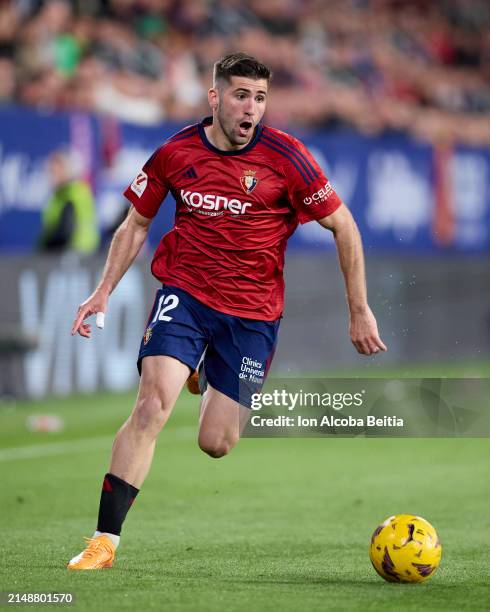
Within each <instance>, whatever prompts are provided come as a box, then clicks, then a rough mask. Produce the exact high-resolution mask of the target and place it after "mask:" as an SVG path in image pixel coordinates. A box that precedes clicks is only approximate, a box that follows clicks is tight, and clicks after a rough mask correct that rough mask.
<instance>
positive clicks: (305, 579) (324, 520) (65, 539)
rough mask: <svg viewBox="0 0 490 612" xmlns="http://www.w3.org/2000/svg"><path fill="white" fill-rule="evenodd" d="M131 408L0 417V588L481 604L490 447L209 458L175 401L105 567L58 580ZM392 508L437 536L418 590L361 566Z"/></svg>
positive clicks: (184, 601) (261, 605)
mask: <svg viewBox="0 0 490 612" xmlns="http://www.w3.org/2000/svg"><path fill="white" fill-rule="evenodd" d="M376 374H377V375H379V374H380V372H379V371H377V372H376ZM416 375H417V373H414V376H416ZM133 399H134V394H133V393H130V394H124V395H106V394H100V395H95V396H90V397H89V396H87V397H82V396H76V397H70V398H66V399H59V400H51V401H43V402H36V403H31V404H27V403H26V404H19V405H17V406H16V407H15V408H14V407H10V408H9V406H8V405H2V406H1V407H0V473H1V491H2V493H1V498H2V499H1V504H0V507H1V510H0V515H1V517H2V527H3V529H2V532H3V538H2V555H1V561H0V591H10V592H73V593H74V594H75V598H76V604H75V609H77V610H98V609H106V610H116V609H158V610H169V611H172V612H173V611H181V610H182V611H184V610H185V611H187V610H189V611H190V610H192V611H194V610H195V611H199V612H203V611H208V610H209V611H213V612H214V611H217V610H226V611H227V612H233V611H241V610H244V611H245V610H247V611H248V610H258V611H269V610H281V611H284V610H286V611H289V610H291V611H293V610H294V611H296V610H307V611H312V610H397V611H398V610H424V611H426V610H445V611H447V610H455V611H456V610H484V609H488V605H489V602H490V587H489V585H490V552H489V542H490V512H489V507H490V506H489V500H490V468H489V457H490V452H489V451H490V440H488V439H438V440H432V439H396V440H395V439H308V440H306V439H255V440H252V439H244V440H242V441H241V442H240V443H239V445H238V447H237V448H236V449H235V450H234V451H233V452H232V453H231V455H230V456H228V457H226V458H223V459H220V460H214V459H211V458H209V457H207V456H206V455H204V454H203V453H202V452H201V451H200V450H199V449H198V447H197V444H196V434H197V417H198V406H197V400H196V398H195V397H192V396H189V395H188V394H186V393H185V394H183V395H182V397H181V399H180V400H179V402H178V405H177V407H176V409H175V411H174V414H173V416H172V417H171V419H170V421H169V423H168V424H167V426H166V428H165V430H164V431H163V432H162V434H161V436H160V439H159V443H158V448H157V452H156V457H155V461H154V464H153V467H152V470H151V472H150V476H149V478H148V480H147V481H146V483H145V485H144V487H143V489H142V492H141V493H140V496H139V497H138V499H137V501H136V503H135V504H134V506H133V508H132V509H131V511H130V513H129V515H128V519H127V521H126V523H125V528H124V531H123V538H122V544H121V546H120V548H119V551H118V555H117V559H116V563H115V565H114V567H113V568H112V569H111V570H104V571H100V572H81V573H76V572H73V573H71V572H68V571H67V570H66V569H65V564H66V562H67V561H68V560H69V558H70V557H71V556H73V555H75V554H76V553H78V552H79V551H80V550H81V548H82V547H83V539H82V538H83V536H90V535H91V534H92V533H93V530H94V528H95V521H96V513H97V507H98V498H99V492H100V486H101V480H102V476H103V474H104V472H105V471H106V470H107V465H108V457H109V452H110V447H111V440H112V437H113V434H114V432H115V430H116V429H117V427H118V426H119V425H120V423H121V422H122V421H123V420H124V419H125V417H126V415H127V414H128V413H129V411H130V410H131V407H132V403H133ZM33 413H50V414H59V415H60V416H62V418H63V419H64V422H65V429H64V431H63V432H62V433H58V434H46V433H30V432H28V431H27V430H26V428H25V420H26V417H27V416H28V415H29V414H33ZM402 512H409V513H412V512H413V513H416V514H420V515H421V516H423V517H425V518H427V519H428V520H429V521H430V522H432V523H433V525H434V526H435V527H436V529H437V530H438V532H439V535H440V538H441V541H442V545H443V558H442V563H441V566H440V568H439V570H438V571H437V572H436V574H435V575H434V576H433V577H432V578H431V579H430V580H429V581H428V582H426V583H424V584H420V585H399V584H388V583H385V582H384V581H382V580H381V579H380V578H379V577H378V576H377V574H376V573H375V571H374V569H373V568H372V567H371V564H370V561H369V557H368V543H369V538H370V536H371V533H372V531H373V530H374V528H375V527H376V525H377V524H378V523H379V522H380V521H381V520H382V519H384V518H386V517H388V516H389V515H391V514H395V513H402ZM45 607H49V608H51V607H53V606H45Z"/></svg>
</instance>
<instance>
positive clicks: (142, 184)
mask: <svg viewBox="0 0 490 612" xmlns="http://www.w3.org/2000/svg"><path fill="white" fill-rule="evenodd" d="M147 185H148V175H147V174H146V172H143V170H142V171H141V172H140V173H139V174H138V176H137V177H136V178H135V179H134V181H133V182H132V183H131V191H134V193H135V194H136V195H137V196H138V198H141V196H142V195H143V192H144V191H145V189H146V186H147Z"/></svg>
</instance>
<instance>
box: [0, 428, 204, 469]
mask: <svg viewBox="0 0 490 612" xmlns="http://www.w3.org/2000/svg"><path fill="white" fill-rule="evenodd" d="M168 433H169V434H170V435H173V436H174V437H175V438H177V439H179V440H185V439H190V438H192V437H194V436H197V427H190V426H189V427H175V428H173V429H171V428H169V429H168ZM114 435H115V433H114ZM113 440H114V436H113V435H112V436H98V437H94V438H81V439H79V440H72V441H71V442H47V443H46V444H31V445H30V446H16V447H14V448H6V449H4V450H0V462H2V461H16V460H18V459H36V458H38V457H53V456H55V455H71V454H74V453H80V452H84V451H87V450H96V449H99V448H100V449H102V448H107V447H108V446H109V445H110V444H111V443H112V441H113Z"/></svg>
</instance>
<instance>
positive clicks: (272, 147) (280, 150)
mask: <svg viewBox="0 0 490 612" xmlns="http://www.w3.org/2000/svg"><path fill="white" fill-rule="evenodd" d="M260 142H261V143H262V144H264V145H265V146H266V147H269V148H270V149H273V150H274V151H277V153H280V154H281V155H284V157H286V158H287V159H289V161H290V162H291V163H292V164H293V165H294V167H295V168H296V170H297V171H298V172H299V173H300V174H301V176H302V177H303V180H304V182H305V183H306V184H307V185H309V184H310V183H311V181H312V180H313V179H310V178H309V177H308V176H306V174H305V173H304V172H303V170H302V169H301V168H300V166H298V164H297V163H296V160H295V158H294V157H293V156H292V155H290V154H289V153H288V152H287V151H284V150H283V149H280V148H279V147H276V145H274V144H272V143H271V142H269V141H268V140H266V139H265V138H264V137H262V138H261V139H260Z"/></svg>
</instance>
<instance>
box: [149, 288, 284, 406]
mask: <svg viewBox="0 0 490 612" xmlns="http://www.w3.org/2000/svg"><path fill="white" fill-rule="evenodd" d="M279 323H280V319H278V320H277V321H256V320H254V319H245V318H242V317H236V316H234V315H229V314H224V313H222V312H219V311H218V310H215V309H214V308H211V307H209V306H206V305H205V304H203V303H202V302H199V301H198V300H196V299H195V298H194V297H192V296H191V295H190V294H189V293H187V291H184V290H182V289H177V288H176V287H172V286H169V285H163V286H162V288H161V289H159V290H158V291H157V295H156V298H155V303H154V304H153V308H152V310H151V313H150V317H149V319H148V324H147V328H146V331H145V333H144V336H143V339H142V341H141V346H140V352H139V355H138V371H139V372H140V374H141V361H142V359H143V357H146V356H148V355H168V356H170V357H175V358H176V359H178V360H179V361H182V363H185V364H186V365H188V366H189V368H190V369H191V370H195V369H196V368H197V365H198V363H199V361H200V359H201V357H202V356H203V355H204V359H203V364H204V373H205V375H206V378H207V380H208V382H209V384H210V385H211V386H212V387H214V388H215V389H217V390H218V391H221V393H224V394H225V395H227V396H228V397H230V398H231V399H233V400H235V401H237V402H239V403H240V404H242V405H243V406H247V407H250V401H251V400H250V397H251V395H252V394H253V393H258V392H260V390H261V388H262V385H263V383H264V381H265V378H266V376H267V372H268V370H269V366H270V363H271V361H272V358H273V356H274V351H275V347H276V340H277V333H278V330H279Z"/></svg>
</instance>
